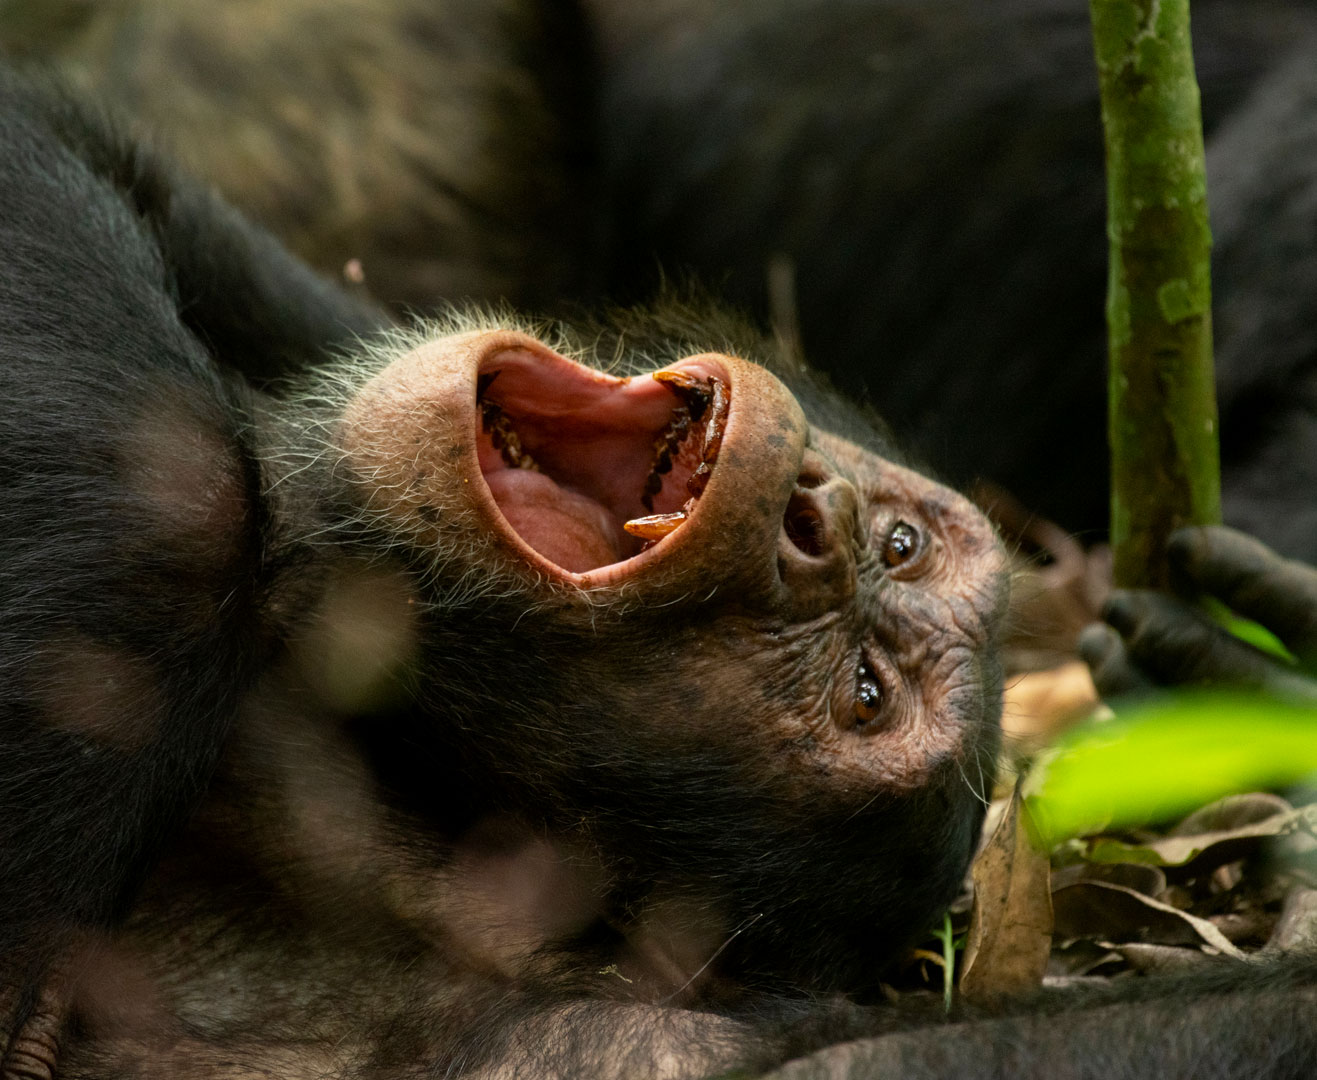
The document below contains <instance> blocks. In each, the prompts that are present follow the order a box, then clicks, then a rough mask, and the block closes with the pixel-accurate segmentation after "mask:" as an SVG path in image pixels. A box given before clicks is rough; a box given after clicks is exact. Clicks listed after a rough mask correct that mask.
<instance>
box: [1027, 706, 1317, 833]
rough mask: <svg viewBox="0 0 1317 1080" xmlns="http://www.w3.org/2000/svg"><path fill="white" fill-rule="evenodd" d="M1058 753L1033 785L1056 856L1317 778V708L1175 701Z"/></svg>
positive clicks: (1037, 812)
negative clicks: (1240, 795) (1069, 845)
mask: <svg viewBox="0 0 1317 1080" xmlns="http://www.w3.org/2000/svg"><path fill="white" fill-rule="evenodd" d="M1056 750H1057V753H1056V754H1055V755H1054V756H1051V757H1050V758H1049V760H1048V761H1047V762H1046V763H1045V764H1043V766H1042V769H1043V771H1042V772H1041V774H1040V775H1039V776H1038V777H1037V778H1035V782H1033V783H1031V784H1030V788H1031V790H1032V791H1033V792H1034V793H1033V794H1032V795H1031V796H1030V798H1029V808H1030V810H1031V812H1032V814H1033V821H1034V823H1035V825H1036V827H1037V830H1038V840H1039V842H1040V843H1041V844H1043V845H1044V846H1045V847H1047V848H1050V847H1052V846H1054V845H1056V844H1057V843H1059V842H1061V841H1062V840H1065V839H1066V838H1068V837H1071V836H1079V835H1083V834H1085V833H1089V832H1095V831H1098V830H1100V829H1105V828H1125V827H1129V826H1133V825H1138V824H1144V823H1148V822H1158V821H1166V820H1168V819H1171V818H1174V817H1177V816H1179V815H1182V814H1184V813H1187V812H1188V811H1190V810H1192V809H1194V808H1195V807H1198V806H1201V805H1202V804H1204V803H1207V802H1210V801H1212V800H1214V799H1217V798H1220V797H1221V796H1223V795H1229V794H1233V793H1236V792H1242V791H1256V790H1259V789H1265V788H1277V787H1284V786H1287V785H1291V784H1295V783H1298V782H1299V781H1302V780H1305V779H1307V778H1308V777H1310V776H1313V775H1314V774H1317V708H1314V707H1313V706H1311V705H1298V704H1292V703H1289V702H1281V701H1275V700H1271V699H1268V698H1263V697H1260V696H1257V695H1253V696H1248V695H1242V694H1204V693H1199V694H1193V695H1183V696H1177V697H1168V698H1163V699H1158V700H1156V701H1153V702H1149V703H1146V704H1144V705H1141V706H1138V707H1136V708H1134V709H1130V710H1129V711H1127V712H1125V713H1124V714H1123V715H1121V716H1118V717H1117V718H1116V719H1114V720H1109V721H1105V722H1099V723H1094V724H1091V725H1088V726H1086V727H1083V728H1079V729H1077V730H1076V731H1074V732H1072V733H1070V735H1068V736H1067V737H1066V738H1065V739H1064V740H1062V741H1061V742H1060V743H1059V744H1058V746H1057V748H1056Z"/></svg>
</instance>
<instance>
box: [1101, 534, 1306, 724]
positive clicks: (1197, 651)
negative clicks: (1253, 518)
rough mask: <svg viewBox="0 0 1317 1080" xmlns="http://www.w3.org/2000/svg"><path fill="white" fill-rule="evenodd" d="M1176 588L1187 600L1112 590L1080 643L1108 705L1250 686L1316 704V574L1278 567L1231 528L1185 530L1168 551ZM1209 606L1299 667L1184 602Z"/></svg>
mask: <svg viewBox="0 0 1317 1080" xmlns="http://www.w3.org/2000/svg"><path fill="white" fill-rule="evenodd" d="M1167 555H1168V557H1169V559H1170V561H1171V566H1172V570H1173V573H1174V576H1175V579H1176V582H1177V589H1178V591H1179V592H1181V593H1182V594H1183V595H1184V596H1185V597H1186V598H1187V600H1179V599H1176V598H1174V597H1169V596H1162V595H1159V594H1157V593H1152V592H1144V591H1134V590H1117V591H1116V592H1114V593H1113V594H1112V596H1111V599H1110V600H1109V601H1108V603H1107V607H1106V610H1105V611H1104V613H1103V617H1104V618H1105V619H1106V622H1107V624H1108V625H1105V626H1104V625H1101V624H1098V625H1096V626H1092V627H1089V629H1088V630H1086V631H1085V633H1084V636H1083V638H1082V640H1081V642H1080V649H1081V652H1082V653H1083V655H1084V658H1085V659H1086V660H1087V661H1088V663H1089V665H1090V666H1091V667H1092V668H1093V673H1094V679H1095V680H1096V681H1097V684H1098V688H1099V690H1101V691H1102V692H1103V694H1104V695H1105V696H1112V695H1116V694H1119V693H1121V692H1124V691H1127V690H1131V689H1137V688H1140V687H1144V688H1146V687H1148V686H1150V685H1177V684H1206V685H1210V684H1217V685H1222V684H1226V685H1233V686H1251V687H1257V688H1259V689H1263V690H1266V691H1268V692H1270V693H1275V694H1279V695H1281V696H1285V697H1291V698H1296V699H1298V700H1304V701H1317V680H1315V679H1313V678H1312V677H1310V676H1309V675H1308V674H1306V673H1305V671H1304V666H1305V665H1306V666H1307V667H1308V668H1309V669H1311V665H1312V663H1313V662H1314V661H1315V660H1317V570H1315V569H1313V568H1312V567H1310V566H1307V565H1305V564H1303V563H1299V562H1294V561H1291V560H1288V559H1283V558H1281V557H1280V556H1279V555H1277V554H1275V553H1274V552H1272V551H1271V550H1270V549H1268V548H1267V547H1266V546H1265V545H1263V544H1261V543H1260V542H1258V541H1257V540H1254V539H1253V538H1252V537H1249V536H1245V535H1244V534H1243V533H1239V532H1236V531H1235V530H1233V529H1227V528H1220V527H1216V528H1199V529H1182V530H1180V531H1179V532H1177V533H1176V534H1175V535H1174V536H1173V537H1172V539H1171V543H1170V545H1169V547H1168V549H1167ZM1200 596H1210V597H1215V598H1216V599H1217V600H1220V601H1221V602H1222V603H1224V604H1225V605H1226V606H1227V607H1229V608H1230V609H1231V610H1232V611H1234V612H1236V613H1237V614H1239V615H1243V616H1245V617H1247V618H1250V619H1253V620H1255V621H1256V622H1258V623H1261V624H1262V625H1263V626H1265V627H1267V628H1268V629H1269V630H1271V631H1272V632H1273V633H1275V634H1276V636H1277V637H1278V638H1279V639H1280V640H1281V642H1282V643H1284V645H1285V646H1286V647H1287V648H1288V649H1289V650H1290V652H1291V653H1292V654H1293V655H1294V656H1295V657H1296V658H1297V659H1298V660H1299V662H1300V664H1299V666H1298V667H1295V666H1294V665H1291V664H1287V663H1285V662H1283V661H1281V660H1278V659H1276V658H1275V657H1272V656H1269V655H1268V654H1266V653H1264V652H1262V651H1261V650H1259V649H1256V648H1254V647H1253V646H1251V645H1248V644H1246V643H1245V642H1243V641H1241V640H1240V639H1239V638H1237V637H1234V636H1233V635H1231V634H1229V633H1227V632H1226V631H1225V630H1223V629H1222V628H1221V627H1220V626H1218V625H1216V624H1215V623H1213V622H1211V621H1210V620H1209V619H1208V618H1206V617H1205V615H1204V614H1203V613H1202V611H1201V609H1200V608H1198V607H1195V606H1192V604H1191V603H1190V602H1187V601H1192V600H1193V599H1196V598H1197V597H1200Z"/></svg>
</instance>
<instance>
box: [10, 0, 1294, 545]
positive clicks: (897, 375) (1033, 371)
mask: <svg viewBox="0 0 1317 1080" xmlns="http://www.w3.org/2000/svg"><path fill="white" fill-rule="evenodd" d="M578 8H579V10H578ZM1087 8H1088V6H1087V4H1085V3H1084V2H1083V0H994V2H993V3H982V2H980V0H866V2H859V0H773V2H764V0H712V2H711V0H651V2H637V0H581V2H580V4H579V5H578V4H576V3H573V2H572V0H497V2H493V3H491V2H486V0H478V2H471V0H447V2H444V3H440V2H437V0H382V2H381V0H299V2H297V3H285V2H280V0H230V2H228V3H225V4H214V3H209V2H207V0H122V2H120V3H116V4H113V5H108V4H97V3H91V2H88V0H8V2H7V3H0V44H3V45H7V46H8V47H9V48H10V49H12V50H14V51H16V52H18V53H20V54H22V55H26V56H38V57H47V58H54V59H57V60H58V62H59V63H60V64H61V66H63V67H64V68H65V69H67V70H69V71H70V72H71V73H72V74H73V75H74V76H75V77H76V78H78V79H80V80H82V81H83V82H85V83H86V84H87V85H88V86H90V87H92V88H94V90H95V92H96V93H97V94H99V95H103V96H104V97H106V98H107V99H110V100H113V101H115V102H117V103H119V104H121V105H122V106H124V107H125V108H127V109H128V110H130V111H132V112H133V113H135V114H136V115H138V116H139V117H141V118H143V121H144V126H146V127H147V129H148V130H150V131H151V132H153V133H159V132H163V133H164V134H165V135H166V136H167V137H168V138H169V140H170V141H171V143H172V144H173V145H175V146H176V147H177V148H178V150H179V151H180V152H181V153H182V154H183V156H184V157H185V159H186V160H187V161H188V162H189V163H190V164H192V165H193V166H194V167H195V168H197V169H199V171H200V172H201V174H202V175H205V176H207V177H210V178H212V179H213V180H214V181H215V182H217V183H218V184H219V186H220V187H221V188H222V189H223V190H225V191H226V192H227V193H228V194H229V195H230V196H231V197H232V198H233V199H234V200H235V201H236V202H237V204H238V205H239V206H241V207H243V208H247V209H250V210H251V211H252V212H253V213H254V214H256V215H257V217H258V219H259V220H261V221H262V222H263V223H265V224H266V225H267V226H269V227H271V228H273V229H274V231H275V232H276V233H278V234H279V235H282V236H284V237H286V238H288V239H289V240H290V241H291V242H292V243H293V244H294V246H295V249H296V250H298V251H299V252H301V253H302V254H303V255H305V256H307V257H309V258H311V259H312V260H313V261H314V262H316V263H317V264H318V265H320V266H321V267H322V268H323V269H326V270H329V271H332V272H334V273H338V272H339V271H340V270H341V269H342V268H343V267H344V265H345V264H347V265H349V267H350V268H351V272H352V273H353V274H354V276H359V275H358V272H360V273H364V280H365V283H366V285H367V287H369V288H371V289H373V290H374V295H376V296H378V297H380V298H382V299H383V300H385V301H387V302H390V303H394V304H397V303H401V304H405V305H417V304H433V303H434V301H435V300H436V299H457V298H459V297H461V296H477V297H481V298H485V299H488V298H491V297H497V296H499V295H502V296H506V297H508V298H509V299H510V300H511V301H512V302H513V303H523V304H524V303H529V304H531V305H533V306H535V307H536V308H539V309H544V308H545V307H546V306H548V305H551V304H552V303H554V302H556V301H557V300H558V299H559V298H561V297H562V296H564V295H565V296H567V297H568V298H569V299H579V298H580V297H581V296H582V295H589V294H592V293H593V294H594V295H605V296H609V297H611V298H612V299H614V300H620V301H622V302H624V303H627V302H631V301H634V300H636V299H638V298H643V297H646V296H648V295H649V293H650V292H651V290H652V289H653V287H654V283H655V280H656V279H657V277H658V276H659V274H668V275H679V274H682V273H689V272H693V273H695V274H696V275H698V277H699V278H700V279H701V280H702V281H703V282H704V284H705V285H706V286H707V287H709V288H712V289H714V290H716V291H717V292H718V293H719V294H720V295H722V296H723V297H725V298H726V299H729V300H731V301H732V302H734V303H736V304H739V305H744V306H746V307H749V308H752V309H753V310H755V311H756V312H757V313H758V315H759V316H760V317H761V318H770V317H771V318H773V319H774V321H776V322H777V323H778V324H779V327H780V328H782V329H784V330H786V331H787V332H788V333H789V334H790V333H798V336H799V338H800V340H801V342H802V343H803V351H804V354H805V355H806V356H808V357H810V359H811V361H812V362H814V363H816V364H818V365H819V366H821V367H823V368H824V369H825V370H826V371H828V372H829V373H830V375H831V376H832V377H833V378H834V379H835V381H836V382H837V384H838V385H839V386H840V388H841V389H842V390H843V391H845V392H847V393H849V394H852V395H860V394H867V395H868V397H869V398H870V399H871V400H872V401H873V403H874V404H875V405H876V406H877V407H878V408H879V409H880V410H881V411H882V412H883V414H884V415H885V416H886V417H887V418H888V419H889V421H890V422H891V423H892V424H893V425H894V427H895V428H896V430H897V432H898V434H899V435H901V436H902V437H903V438H904V439H905V440H906V441H907V442H908V443H909V444H910V445H911V446H912V448H913V449H914V450H916V451H917V452H918V453H919V455H920V456H921V457H922V458H923V459H925V460H929V461H932V462H933V463H934V464H936V465H937V466H938V467H939V468H940V469H941V470H942V471H943V472H944V473H946V474H947V475H948V476H949V477H950V478H951V479H952V480H954V481H957V482H962V481H968V480H971V479H974V478H975V477H986V478H988V479H991V480H993V481H995V482H996V483H997V484H998V485H1001V486H1004V487H1006V488H1008V489H1009V490H1011V491H1013V492H1014V493H1015V494H1016V495H1017V496H1019V497H1021V498H1022V499H1023V500H1024V501H1025V503H1026V504H1028V505H1029V506H1030V507H1031V508H1032V509H1034V510H1036V511H1040V512H1042V513H1043V514H1045V515H1048V516H1051V517H1053V518H1055V519H1056V520H1058V521H1060V522H1061V523H1062V524H1063V525H1064V526H1066V527H1067V528H1070V529H1074V530H1083V531H1086V532H1087V534H1088V535H1089V536H1091V537H1095V536H1097V535H1098V534H1100V532H1101V530H1102V529H1103V527H1104V524H1105V521H1106V516H1107V514H1106V490H1107V486H1106V483H1105V480H1104V478H1105V469H1106V452H1105V440H1104V430H1105V420H1104V415H1105V414H1104V401H1105V394H1104V386H1103V374H1102V372H1103V356H1104V347H1103V325H1102V303H1103V294H1104V290H1105V275H1106V242H1105V233H1104V227H1103V219H1104V214H1105V199H1104V195H1103V169H1102V144H1101V132H1100V123H1099V117H1098V104H1097V81H1096V73H1095V71H1094V68H1093V60H1092V45H1091V41H1090V35H1089V28H1088V9H1087ZM1193 24H1194V25H1193V29H1194V45H1195V51H1196V55H1197V60H1198V67H1199V75H1200V82H1201V84H1202V87H1203V112H1204V123H1205V128H1206V134H1207V142H1208V156H1209V161H1208V171H1209V187H1210V191H1209V195H1210V198H1211V202H1212V212H1213V227H1214V231H1215V235H1216V256H1215V295H1216V301H1217V302H1216V306H1215V322H1216V331H1217V360H1218V368H1219V372H1220V388H1219V395H1220V403H1221V408H1222V420H1221V424H1222V438H1223V450H1224V457H1225V460H1224V465H1225V484H1226V516H1227V519H1228V520H1229V521H1231V522H1232V523H1233V524H1235V525H1238V526H1240V527H1242V528H1246V529H1248V530H1249V531H1251V532H1254V533H1256V534H1258V535H1260V536H1262V537H1263V538H1264V539H1267V540H1269V541H1270V542H1271V543H1272V544H1273V545H1275V546H1276V547H1278V548H1280V549H1281V550H1282V551H1284V552H1285V553H1287V554H1289V555H1292V556H1301V557H1304V558H1307V559H1309V560H1312V559H1317V510H1314V508H1313V506H1312V503H1311V500H1310V498H1309V494H1310V492H1311V491H1312V490H1313V488H1314V486H1317V475H1315V474H1314V472H1313V466H1312V464H1311V463H1312V462H1315V461H1317V421H1315V418H1314V417H1315V413H1317V398H1315V397H1314V395H1315V394H1317V390H1315V389H1314V385H1315V384H1314V380H1315V379H1317V374H1315V373H1314V362H1313V357H1314V355H1317V347H1315V346H1314V343H1313V340H1312V339H1313V334H1314V328H1317V310H1314V308H1313V304H1314V302H1315V301H1314V299H1313V298H1314V297H1317V290H1315V289H1314V288H1312V282H1311V276H1312V275H1311V271H1310V269H1309V262H1310V259H1311V254H1310V253H1311V250H1312V247H1313V244H1312V240H1313V236H1312V223H1311V216H1312V215H1311V212H1310V210H1309V206H1310V204H1311V202H1312V200H1313V198H1314V184H1315V180H1314V177H1317V168H1314V167H1313V166H1312V164H1311V163H1312V162H1313V161H1317V144H1315V140H1317V137H1315V136H1314V132H1313V125H1312V122H1311V120H1310V117H1311V116H1312V115H1314V111H1315V110H1314V105H1317V76H1314V74H1313V72H1314V71H1315V70H1317V65H1315V64H1314V63H1313V58H1314V57H1315V56H1317V39H1315V37H1314V35H1315V34H1317V5H1314V4H1313V3H1312V2H1311V0H1253V2H1250V3H1247V4H1240V3H1237V2H1235V0H1195V2H1194V5H1193ZM354 260H355V261H354ZM1040 461H1045V462H1046V465H1045V466H1040Z"/></svg>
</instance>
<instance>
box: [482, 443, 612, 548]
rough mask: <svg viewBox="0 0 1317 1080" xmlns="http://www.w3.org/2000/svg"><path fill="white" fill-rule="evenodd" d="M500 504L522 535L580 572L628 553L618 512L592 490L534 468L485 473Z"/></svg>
mask: <svg viewBox="0 0 1317 1080" xmlns="http://www.w3.org/2000/svg"><path fill="white" fill-rule="evenodd" d="M485 481H486V483H488V484H489V490H490V492H491V493H492V494H493V496H494V501H495V502H496V503H498V508H499V510H500V511H502V513H503V516H504V517H505V518H507V521H508V524H509V525H511V526H512V528H513V529H515V530H516V532H517V535H518V536H520V537H521V538H522V539H523V540H525V541H526V543H527V544H529V545H530V546H531V547H533V548H534V549H535V550H536V551H538V552H539V553H540V554H541V555H543V556H544V557H545V558H546V559H548V560H549V561H550V562H554V563H556V564H557V565H559V566H561V567H562V568H563V569H564V570H568V571H570V572H572V573H576V574H580V573H584V572H585V571H587V570H595V569H597V568H599V567H601V566H607V565H608V564H609V563H615V562H619V561H621V559H622V558H623V557H624V556H623V554H622V548H621V545H622V543H623V540H624V535H625V534H623V535H619V533H620V531H621V530H620V529H619V527H618V525H617V523H616V522H615V521H614V520H613V515H612V514H610V513H609V512H608V511H607V510H605V509H604V508H603V507H602V506H601V505H600V504H599V503H597V502H595V501H594V500H593V499H591V498H589V497H588V496H586V495H581V494H579V493H578V492H575V491H569V490H567V489H566V488H561V487H559V486H558V485H557V484H555V483H554V482H553V481H552V480H551V479H549V477H547V476H545V475H544V474H543V473H537V472H531V471H530V470H529V469H500V470H499V471H498V472H493V473H488V474H487V475H486V476H485Z"/></svg>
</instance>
